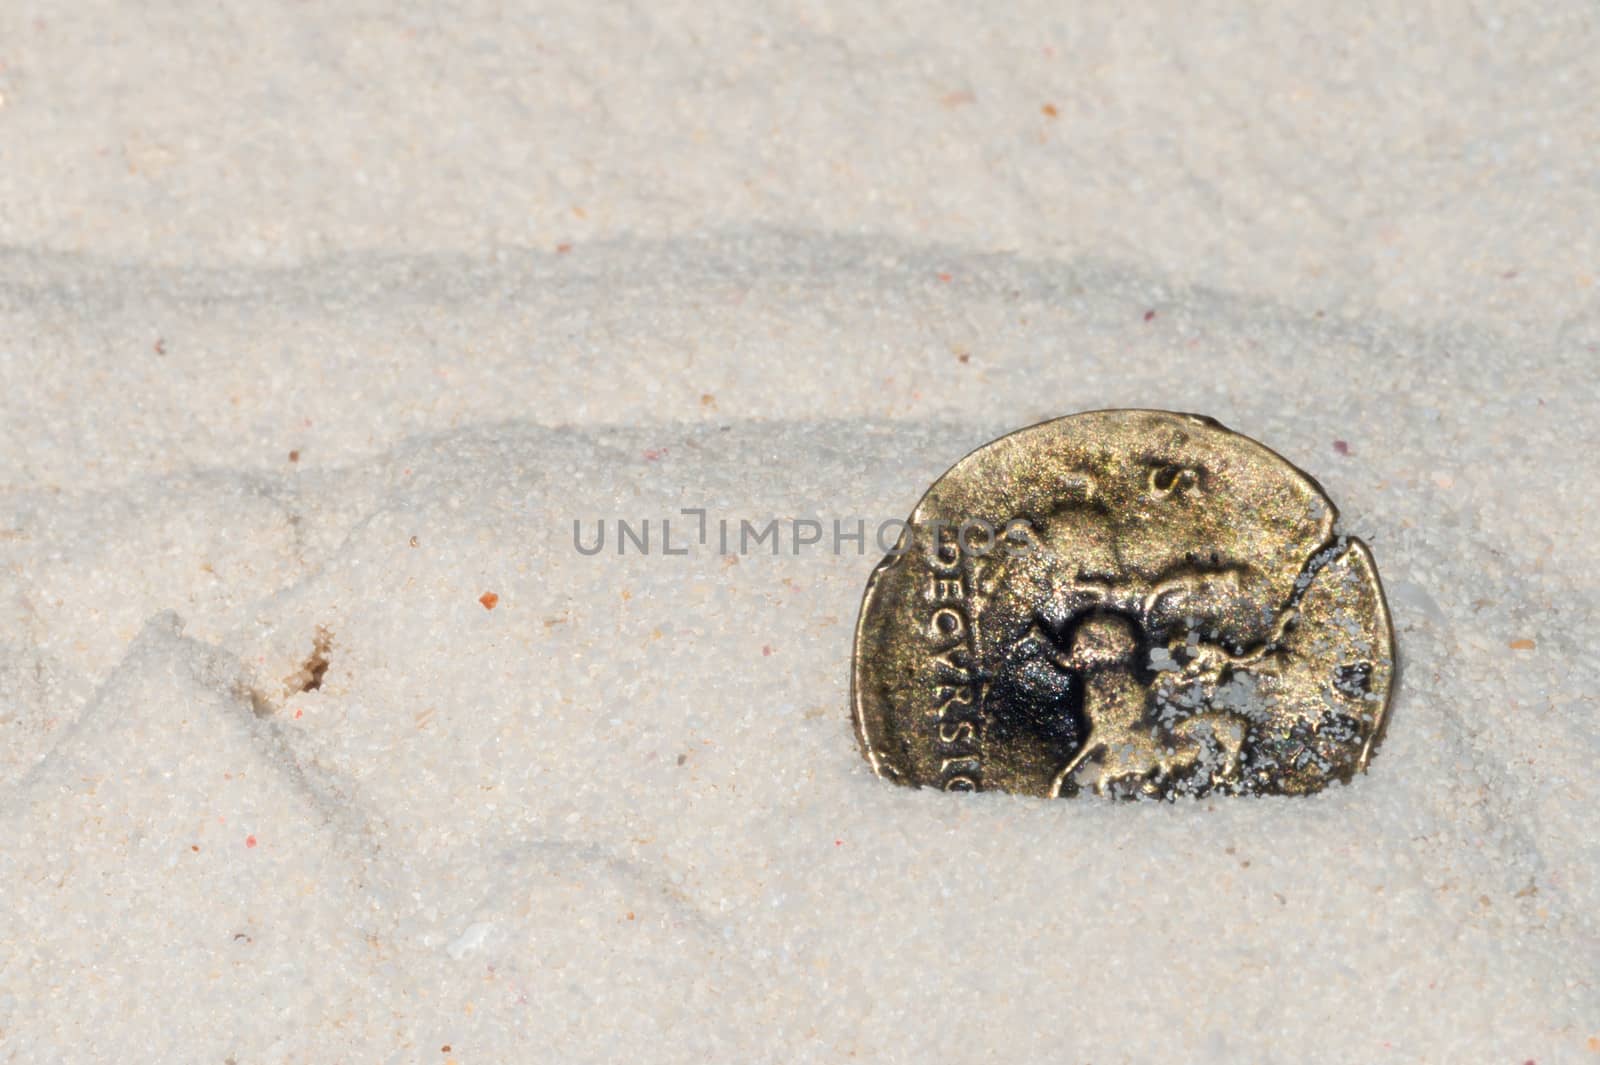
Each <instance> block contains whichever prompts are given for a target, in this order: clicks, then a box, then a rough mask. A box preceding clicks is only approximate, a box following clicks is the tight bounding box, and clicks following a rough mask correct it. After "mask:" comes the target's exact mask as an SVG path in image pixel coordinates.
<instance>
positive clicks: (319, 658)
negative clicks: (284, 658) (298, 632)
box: [284, 625, 333, 693]
mask: <svg viewBox="0 0 1600 1065" xmlns="http://www.w3.org/2000/svg"><path fill="white" fill-rule="evenodd" d="M332 650H333V633H331V632H329V631H328V630H327V629H326V628H323V627H322V626H320V625H319V626H317V634H316V636H315V637H313V638H312V641H311V655H310V657H308V658H307V659H306V660H305V662H304V663H303V664H302V665H301V666H300V668H299V669H298V670H296V671H295V672H294V673H292V674H291V675H289V676H288V677H285V678H284V684H285V685H286V686H287V687H288V689H289V691H290V692H291V693H293V692H314V691H316V690H317V689H318V688H320V687H322V678H323V677H325V676H326V675H327V673H328V661H329V660H328V652H330V651H332Z"/></svg>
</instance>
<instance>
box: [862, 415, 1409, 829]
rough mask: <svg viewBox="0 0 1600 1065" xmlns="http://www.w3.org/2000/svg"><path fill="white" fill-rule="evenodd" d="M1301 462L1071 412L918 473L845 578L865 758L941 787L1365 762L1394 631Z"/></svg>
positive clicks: (1260, 788) (1365, 561)
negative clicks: (879, 555) (868, 567)
mask: <svg viewBox="0 0 1600 1065" xmlns="http://www.w3.org/2000/svg"><path fill="white" fill-rule="evenodd" d="M1337 518H1338V512H1337V511H1336V510H1335V508H1334V506H1333V504H1332V503H1331V502H1330V501H1329V500H1328V498H1327V496H1326V495H1324V494H1323V491H1322V488H1321V486H1320V485H1318V484H1317V482H1316V481H1315V480H1313V479H1312V478H1311V477H1310V476H1308V475H1307V474H1305V473H1303V472H1301V471H1300V470H1298V469H1296V468H1295V467H1294V466H1293V465H1291V464H1290V463H1289V462H1288V461H1287V460H1285V459H1284V458H1282V457H1281V456H1280V455H1278V454H1276V453H1275V452H1273V451H1271V450H1269V449H1267V448H1266V447H1263V446H1262V445H1260V444H1258V443H1256V442H1255V441H1253V440H1251V439H1249V438H1248V437H1244V436H1241V435H1239V434H1238V433H1235V432H1232V431H1231V430H1229V429H1226V428H1224V427H1223V426H1222V425H1219V424H1218V423H1217V422H1215V421H1213V420H1212V419H1210V418H1205V417H1201V416H1199V415H1193V414H1175V413H1170V412H1167V411H1154V410H1106V411H1091V412H1089V413H1085V414H1075V415H1072V416H1070V417H1066V418H1058V419H1056V420H1055V421H1050V422H1045V423H1043V424H1041V425H1035V426H1033V427H1031V428H1028V429H1023V430H1020V431H1018V432H1015V433H1012V434H1010V435H1009V436H1004V437H1001V438H1000V439H999V440H996V441H994V442H992V443H989V444H986V445H985V446H983V447H981V448H979V449H978V450H977V451H974V452H973V453H972V454H970V455H968V456H967V457H966V458H964V459H962V460H961V461H960V462H958V463H957V464H956V465H955V466H954V467H952V468H951V469H950V470H949V472H947V473H946V474H945V475H944V476H943V477H941V478H939V480H938V481H936V482H935V483H934V484H933V486H932V487H931V488H929V489H928V491H927V494H926V495H924V496H923V497H922V500H921V502H919V503H918V504H917V508H916V510H915V511H914V512H913V513H912V515H911V520H910V522H909V523H908V525H907V527H906V529H905V531H904V532H903V534H902V536H901V538H900V542H899V543H898V544H897V545H896V547H895V549H894V550H893V551H891V552H890V554H889V555H888V557H886V558H885V559H884V560H883V561H882V562H881V563H879V564H878V567H877V568H876V569H875V570H873V573H872V576H871V578H870V579H869V580H868V582H867V590H866V595H865V597H864V598H863V600H862V604H861V617H860V620H859V621H858V623H857V625H856V640H855V656H854V663H853V669H854V672H853V676H852V681H851V701H852V703H853V708H854V714H855V723H856V730H857V735H858V737H859V738H860V741H861V747H862V751H863V752H864V753H865V755H866V757H867V760H868V761H869V762H871V764H872V768H873V769H874V771H876V772H877V773H878V774H880V775H881V776H884V777H888V778H889V779H891V780H894V781H896V782H898V783H901V784H908V785H914V786H919V787H934V788H943V789H945V790H948V791H976V790H998V791H1009V792H1016V793H1020V794H1025V795H1049V796H1054V795H1071V794H1076V793H1078V792H1080V791H1085V790H1087V791H1092V792H1095V793H1097V794H1100V795H1104V796H1111V797H1118V798H1167V799H1171V798H1175V797H1177V796H1179V795H1195V796H1198V795H1206V794H1305V793H1308V792H1313V791H1317V790H1319V789H1321V788H1323V787H1324V786H1326V785H1327V784H1328V782H1329V781H1331V780H1340V781H1349V780H1350V778H1351V777H1352V776H1353V775H1354V774H1355V773H1356V772H1357V771H1358V770H1364V769H1365V768H1366V765H1367V760H1368V758H1369V757H1370V756H1371V753H1372V748H1373V744H1374V743H1375V742H1376V740H1377V739H1378V738H1379V736H1380V735H1381V733H1382V730H1383V726H1384V716H1385V711H1386V710H1387V707H1388V702H1389V690H1390V685H1391V682H1392V679H1393V676H1394V634H1393V631H1392V629H1391V627H1390V624H1389V612H1388V607H1387V605H1386V604H1385V602H1384V598H1383V590H1382V588H1381V586H1380V585H1379V583H1378V573H1377V568H1376V566H1375V565H1374V564H1373V561H1372V554H1371V552H1369V551H1368V550H1367V547H1366V545H1365V544H1363V543H1362V542H1361V541H1359V540H1357V539H1354V538H1352V537H1348V536H1344V535H1342V534H1341V533H1340V532H1339V530H1338V527H1337Z"/></svg>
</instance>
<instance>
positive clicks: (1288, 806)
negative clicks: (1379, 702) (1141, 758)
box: [0, 0, 1600, 1065]
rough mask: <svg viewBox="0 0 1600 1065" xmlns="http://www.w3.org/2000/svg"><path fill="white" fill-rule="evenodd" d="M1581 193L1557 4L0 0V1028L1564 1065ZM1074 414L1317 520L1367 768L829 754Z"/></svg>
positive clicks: (1588, 569) (13, 1056)
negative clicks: (945, 767)
mask: <svg viewBox="0 0 1600 1065" xmlns="http://www.w3.org/2000/svg"><path fill="white" fill-rule="evenodd" d="M1597 223H1600V13H1597V11H1596V9H1595V8H1594V6H1593V5H1592V4H1587V3H1577V2H1557V3H1553V4H1546V5H1542V6H1539V7H1537V8H1526V7H1524V8H1513V7H1511V6H1509V5H1492V4H1490V5H1482V4H1480V5H1458V6H1452V5H1428V6H1415V5H1411V6H1407V5H1401V6H1398V7H1397V6H1396V5H1388V4H1372V3H1354V4H1351V3H1344V4H1334V3H1319V4H1311V5H1303V6H1300V7H1298V8H1296V9H1294V10H1292V11H1291V10H1287V9H1286V10H1284V11H1281V12H1276V13H1274V12H1269V11H1266V10H1263V9H1261V8H1258V7H1257V6H1255V5H1242V4H1241V5H1230V4H1198V5H1196V4H1187V3H1186V4H1179V3H1157V4H1153V5H1148V6H1146V7H1144V8H1142V9H1137V10H1127V9H1125V5H1121V4H1112V3H1089V4H1079V5H1065V4H1043V3H1024V4H1018V5H1011V6H1008V7H1006V8H1005V9H1004V10H991V9H990V8H988V7H986V6H984V5H973V4H957V3H951V2H945V0H931V2H922V3H917V4H910V3H906V4H890V5H852V4H824V3H782V2H763V3H757V4H749V5H711V4H699V3H692V4H691V3H681V4H673V3H668V4H642V3H618V4H601V5H596V4H588V3H571V4H555V3H552V4H528V3H494V2H488V0H461V2H453V3H449V2H441V3H434V4H431V5H427V6H426V7H425V8H424V9H422V10H416V11H410V12H403V11H399V10H397V9H396V7H395V5H389V4H376V3H367V2H355V3H341V4H310V3H267V4H262V3H243V2H225V3H218V4H188V3H176V2H163V3H153V4H138V5H135V4H113V3H71V4H44V3H32V2H20V3H10V4H5V5H0V893H3V896H4V904H3V905H0V1061H6V1062H13V1061H14V1062H30V1063H32V1062H54V1061H61V1062H99V1061H166V1062H196V1063H212V1065H224V1063H232V1065H248V1063H255V1062H319V1063H320V1062H397V1063H398V1062H438V1063H441V1065H450V1063H456V1065H468V1063H479V1062H493V1063H505V1062H518V1061H541V1062H574V1063H588V1062H597V1063H598V1062H618V1061H633V1062H641V1063H644V1062H650V1063H655V1062H662V1063H675V1062H716V1063H722V1062H727V1063H744V1062H762V1063H766V1062H771V1063H784V1065H789V1063H801V1062H826V1063H831V1062H847V1061H853V1062H886V1063H899V1062H904V1063H919V1065H922V1063H934V1062H951V1063H966V1062H974V1063H977V1062H1008V1063H1011V1062H1040V1063H1086V1065H1087V1063H1092V1065H1114V1063H1120V1062H1131V1063H1145V1062H1222V1063H1232V1062H1251V1063H1254V1062H1330V1063H1331V1062H1374V1063H1389V1062H1394V1063H1433V1062H1440V1063H1450V1065H1461V1063H1486V1065H1487V1063H1507V1065H1525V1063H1528V1062H1535V1063H1537V1065H1559V1063H1567V1062H1573V1063H1583V1062H1591V1061H1592V1062H1597V1063H1600V987H1597V981H1600V917H1597V913H1600V833H1597V832H1596V829H1595V808H1596V801H1597V798H1600V786H1597V783H1596V775H1595V766H1596V762H1597V759H1600V729H1597V719H1596V713H1597V705H1596V694H1595V693H1596V687H1597V684H1600V651H1597V648H1600V622H1597V620H1596V615H1595V608H1594V604H1595V600H1596V595H1597V588H1596V576H1595V574H1596V573H1597V572H1600V537H1597V536H1596V535H1595V532H1596V516H1597V508H1596V503H1595V485H1596V483H1600V458H1597V455H1600V452H1597V450H1596V447H1595V439H1596V438H1595V432H1596V430H1595V421H1596V416H1597V415H1600V373H1597V370H1600V287H1597V276H1600V224H1597ZM1118 406H1141V407H1160V408H1169V409H1176V410H1184V411H1197V412H1201V413H1205V414H1209V415H1212V416H1214V417H1216V418H1218V419H1219V420H1221V421H1222V422H1223V423H1225V424H1227V425H1229V426H1230V427H1232V428H1235V429H1237V430H1239V431H1241V432H1244V433H1247V434H1249V435H1250V436H1252V437H1255V438H1257V439H1259V440H1262V441H1263V442H1265V443H1267V444H1268V445H1269V446H1271V447H1273V448H1275V449H1276V450H1278V451H1279V452H1281V453H1282V454H1284V455H1285V456H1287V457H1288V458H1289V459H1290V460H1292V461H1293V462H1295V463H1297V464H1299V465H1301V466H1302V467H1304V468H1305V469H1307V470H1308V471H1310V472H1311V473H1312V474H1314V475H1315V476H1316V477H1317V478H1318V480H1319V481H1320V482H1321V483H1322V484H1323V485H1324V486H1325V487H1326V489H1327V491H1328V493H1329V495H1330V496H1331V497H1332V498H1333V499H1334V500H1335V501H1336V502H1337V503H1338V504H1339V506H1340V508H1341V510H1342V512H1343V517H1344V522H1345V526H1346V528H1348V529H1349V530H1350V531H1352V532H1354V533H1356V534H1358V535H1360V536H1361V537H1362V538H1363V539H1364V540H1365V541H1366V542H1367V543H1368V544H1370V545H1371V547H1372V550H1373V553H1374V554H1375V556H1376V558H1377V562H1378V566H1379V569H1380V572H1381V574H1382V577H1383V579H1384V582H1385V587H1386V589H1387V591H1388V594H1389V597H1390V603H1391V607H1392V610H1393V614H1394V621H1395V628H1396V636H1397V641H1398V647H1399V652H1400V656H1401V664H1402V674H1401V679H1400V684H1399V688H1398V691H1397V694H1396V696H1395V699H1394V702H1393V707H1392V714H1393V717H1392V723H1391V725H1390V728H1389V732H1388V736H1387V739H1386V740H1385V742H1384V743H1383V745H1382V746H1381V748H1380V749H1379V751H1378V753H1377V756H1376V757H1375V759H1374V761H1373V764H1372V767H1371V771H1370V773H1368V774H1367V775H1366V776H1365V777H1362V778H1359V779H1358V780H1356V781H1355V783H1354V784H1352V785H1350V786H1348V787H1344V786H1339V787H1335V788H1333V789H1331V790H1329V791H1327V792H1324V793H1322V794H1320V795H1318V796H1315V797H1312V798H1308V799H1299V800H1286V799H1224V798H1217V799H1214V800H1202V801H1185V802H1181V803H1176V804H1170V805H1169V804H1162V803H1145V804H1115V803H1109V802H1095V801H1089V800H1079V801H1070V802H1069V801H1057V802H1050V801H1046V800H1032V799H1020V798H1012V797H1007V796H1003V795H995V794H980V795H976V796H955V795H943V794H937V793H933V792H917V791H911V790H907V789H899V788H895V787H892V786H891V785H889V784H886V783H884V782H882V781H880V780H878V779H877V778H875V777H874V776H872V774H871V773H870V771H869V770H868V767H867V765H866V763H865V762H864V761H863V759H862V758H861V757H860V755H859V753H858V751H857V749H856V745H855V739H854V737H853V735H852V731H851V724H850V718H849V707H848V687H849V679H850V649H851V630H852V626H853V623H854V620H855V615H856V610H857V606H858V603H859V600H860V595H861V591H862V588H863V585H864V583H865V580H866V577H867V574H868V573H869V571H870V570H871V568H872V566H873V565H874V564H875V562H876V561H877V559H878V557H879V555H880V554H881V552H880V551H879V549H878V548H877V546H876V545H875V544H873V543H872V539H873V530H875V528H876V527H877V526H878V524H879V523H881V522H883V521H885V520H890V519H898V518H903V517H904V516H906V515H907V514H908V513H909V512H910V510H911V508H912V506H913V505H914V503H915V502H916V500H917V498H918V496H919V495H920V494H921V492H922V490H923V489H924V488H925V487H926V486H927V485H928V483H929V482H930V481H932V480H933V479H934V478H935V477H937V476H938V475H939V474H940V473H941V472H942V471H943V470H945V469H946V468H947V467H948V466H950V465H951V464H952V463H953V462H955V461H956V460H957V459H959V458H960V457H961V456H962V455H963V454H965V453H966V452H967V451H969V450H971V449H972V448H974V447H976V446H978V445H980V444H982V443H984V442H985V441H987V440H989V439H992V438H993V437H995V436H996V435H998V434H1000V433H1003V432H1005V431H1008V430H1011V429H1015V428H1018V427H1020V426H1023V425H1027V424H1029V423H1032V422H1035V421H1038V420H1041V419H1044V418H1049V417H1054V416H1057V415H1061V414H1066V413H1070V412H1073V411H1078V410H1085V409H1093V408H1102V407H1118ZM686 509H688V510H692V511H702V512H704V515H705V519H706V526H705V528H706V532H707V535H706V538H705V540H704V541H703V542H702V541H701V540H700V539H699V537H698V535H697V534H698V531H699V530H698V528H697V524H696V523H697V522H698V520H699V519H698V516H697V515H693V514H685V513H684V511H685V510H686ZM618 519H622V520H625V521H627V522H629V523H631V526H632V527H635V528H637V527H639V526H640V525H641V523H643V522H645V521H648V522H649V524H650V527H651V535H652V537H653V539H652V542H651V545H650V547H651V550H650V551H649V552H648V553H646V552H643V551H639V550H627V551H626V552H625V553H622V554H618V552H617V541H616V535H615V534H616V527H615V523H616V521H617V520H618ZM664 519H665V520H666V521H669V522H670V523H671V530H670V532H668V533H667V534H666V542H665V543H663V541H662V535H663V532H664V531H665V530H663V528H662V522H663V520H664ZM772 520H777V521H778V523H779V525H778V528H779V530H780V535H781V537H782V541H781V543H780V544H779V547H780V550H779V551H778V552H777V553H776V554H774V553H772V552H771V551H770V550H769V549H768V548H767V547H766V546H761V547H758V548H757V549H755V550H749V551H737V550H734V551H730V552H727V553H724V552H723V551H722V550H721V549H720V545H719V543H718V536H719V530H720V529H721V528H722V527H723V526H722V523H723V522H727V523H730V524H731V526H732V528H733V530H734V536H735V538H737V535H738V531H739V529H740V523H741V522H744V521H749V522H751V523H754V524H756V525H757V526H764V525H765V524H766V523H767V522H769V521H772ZM858 520H860V521H863V522H865V523H866V529H867V536H866V541H867V542H866V543H864V544H861V543H857V542H853V541H850V540H845V541H843V542H835V541H834V534H833V529H834V525H833V523H834V522H836V521H837V522H840V523H841V525H842V528H843V529H844V530H845V531H851V530H853V529H854V528H855V523H856V522H857V521H858ZM812 521H815V522H817V523H818V524H819V527H821V528H822V529H823V530H825V532H824V535H823V538H822V541H821V543H819V544H816V545H809V544H808V545H798V546H797V545H796V544H795V543H794V542H793V541H794V537H793V531H794V530H795V529H796V528H799V527H801V523H809V522H812ZM575 522H578V523H580V525H579V528H580V530H581V531H582V536H581V537H580V538H579V539H578V540H577V541H576V542H575V539H574V523H575ZM596 522H605V523H607V524H608V525H609V526H610V535H611V539H610V540H608V542H607V544H606V546H605V548H604V550H602V551H601V552H600V553H598V554H593V555H591V554H586V553H585V552H584V551H583V550H580V549H579V547H580V545H582V544H585V543H588V542H592V539H593V534H594V529H595V527H596V526H595V523H596ZM805 527H807V528H809V527H810V526H809V525H805ZM627 546H628V547H630V548H631V547H632V546H633V545H632V544H629V545H627ZM663 547H670V548H671V549H672V550H673V551H674V552H681V553H673V554H667V553H665V552H664V551H663Z"/></svg>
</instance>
